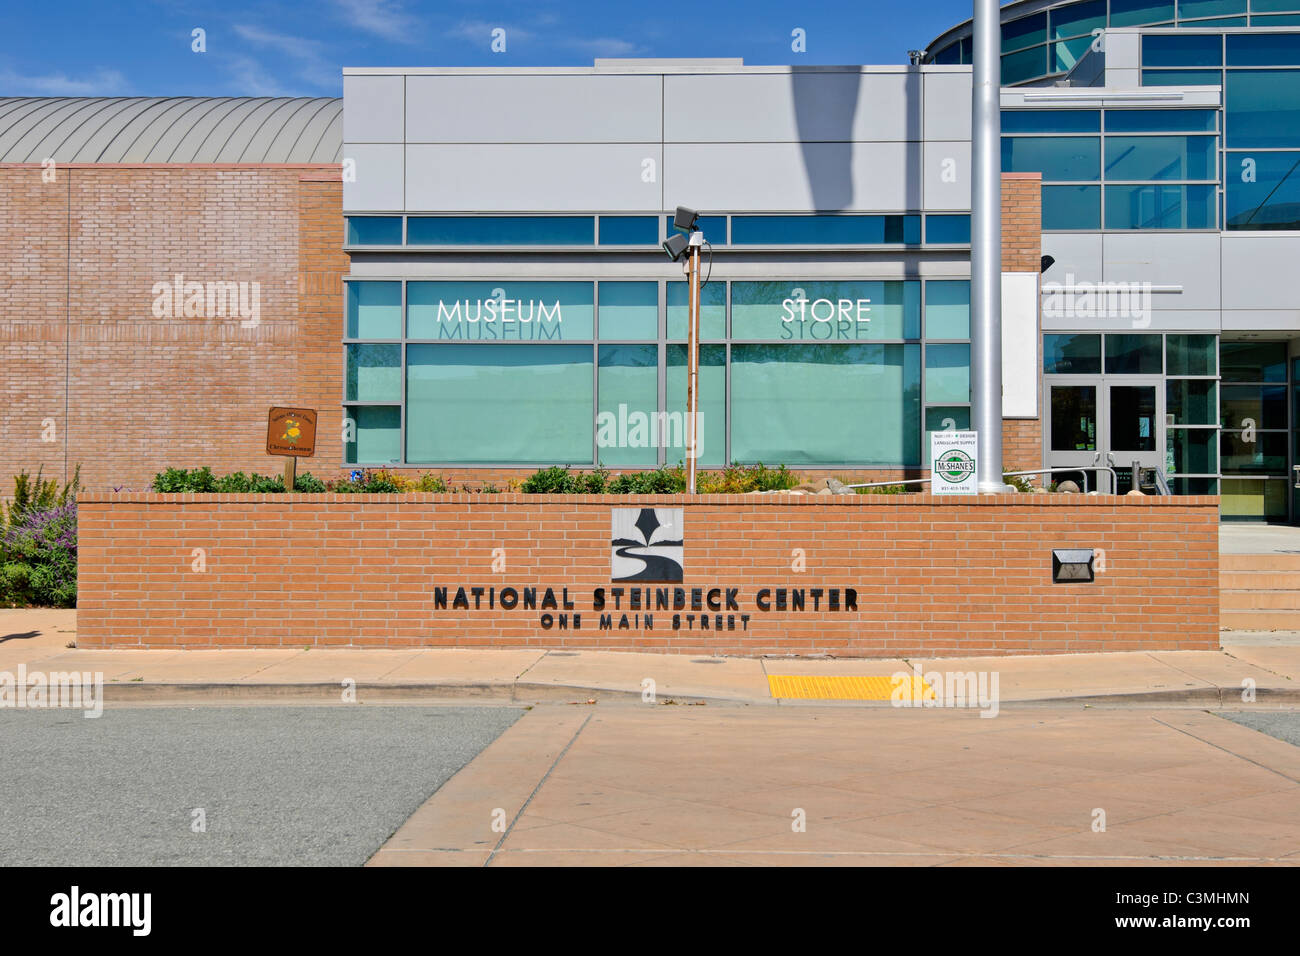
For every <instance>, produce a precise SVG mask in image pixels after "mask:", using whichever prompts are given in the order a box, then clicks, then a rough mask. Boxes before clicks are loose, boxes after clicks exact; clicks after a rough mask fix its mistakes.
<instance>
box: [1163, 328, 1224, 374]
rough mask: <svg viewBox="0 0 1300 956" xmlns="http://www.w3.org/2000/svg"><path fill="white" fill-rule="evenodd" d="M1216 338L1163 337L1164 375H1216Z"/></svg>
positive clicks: (1193, 336) (1200, 336) (1217, 351)
mask: <svg viewBox="0 0 1300 956" xmlns="http://www.w3.org/2000/svg"><path fill="white" fill-rule="evenodd" d="M1218 357H1219V347H1218V337H1217V336H1214V335H1167V336H1165V374H1167V375H1217V374H1218Z"/></svg>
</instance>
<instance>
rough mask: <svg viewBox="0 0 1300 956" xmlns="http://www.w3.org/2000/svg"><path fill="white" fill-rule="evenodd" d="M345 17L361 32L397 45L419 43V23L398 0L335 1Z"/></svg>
mask: <svg viewBox="0 0 1300 956" xmlns="http://www.w3.org/2000/svg"><path fill="white" fill-rule="evenodd" d="M334 2H335V3H336V4H337V6H338V7H339V9H340V10H341V11H342V12H343V15H344V16H345V17H346V18H347V20H348V22H349V23H351V24H352V25H353V26H355V27H356V28H357V29H359V30H364V31H365V32H366V33H371V34H374V35H375V36H377V37H381V38H382V39H385V40H392V41H394V42H396V43H417V42H419V37H418V36H417V35H416V27H417V26H418V25H419V21H418V20H416V18H415V17H413V16H411V15H410V14H409V13H406V12H405V11H404V10H403V9H402V5H401V4H400V3H398V2H396V0H334Z"/></svg>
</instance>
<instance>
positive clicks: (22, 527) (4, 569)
mask: <svg viewBox="0 0 1300 956" xmlns="http://www.w3.org/2000/svg"><path fill="white" fill-rule="evenodd" d="M76 603H77V504H76V501H75V500H74V501H72V502H68V503H66V504H56V505H55V506H54V507H51V508H40V509H31V510H28V511H26V512H24V513H22V514H21V515H19V516H18V517H17V519H16V520H15V521H14V522H13V523H12V524H10V525H9V526H8V527H7V528H6V529H5V531H4V534H3V535H0V606H2V607H29V606H32V605H38V606H42V607H50V606H53V607H75V606H76Z"/></svg>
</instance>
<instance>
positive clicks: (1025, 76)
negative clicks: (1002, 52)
mask: <svg viewBox="0 0 1300 956" xmlns="http://www.w3.org/2000/svg"><path fill="white" fill-rule="evenodd" d="M1046 73H1047V47H1045V46H1036V47H1034V48H1033V49H1030V50H1021V51H1020V52H1019V53H1008V54H1007V55H1006V56H1004V57H1003V58H1002V85H1003V86H1011V85H1013V84H1016V83H1020V82H1021V81H1023V80H1030V79H1033V78H1034V77H1036V76H1043V75H1045V74H1046Z"/></svg>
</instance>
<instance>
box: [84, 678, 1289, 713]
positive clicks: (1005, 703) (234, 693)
mask: <svg viewBox="0 0 1300 956" xmlns="http://www.w3.org/2000/svg"><path fill="white" fill-rule="evenodd" d="M355 692H356V698H357V701H358V702H361V703H382V702H385V701H410V700H423V699H430V698H437V699H441V700H483V701H507V702H511V703H520V704H524V703H576V704H585V703H587V701H597V702H599V701H610V702H622V703H640V702H641V692H640V691H636V690H617V689H611V688H606V687H588V686H584V685H581V684H543V683H535V682H528V681H518V682H517V681H508V682H507V681H474V682H449V683H436V682H432V683H430V682H425V683H382V684H366V683H358V684H356V685H355ZM342 695H343V690H342V684H341V683H340V682H338V681H316V682H301V683H279V684H270V683H243V682H240V683H217V682H175V683H169V682H151V683H145V682H128V683H107V684H105V685H104V701H105V703H129V702H145V701H206V702H211V701H214V700H231V701H240V700H266V699H268V698H270V699H277V700H281V699H282V700H302V701H314V702H318V703H343V699H342ZM670 701H671V702H672V703H675V704H709V703H712V704H731V705H746V706H748V705H767V706H783V707H788V706H832V707H855V706H856V707H877V708H890V709H893V707H892V705H891V704H890V702H889V701H868V700H802V699H796V698H788V697H781V698H767V697H725V696H719V695H711V694H659V695H658V698H657V703H658V704H661V705H662V704H667V703H668V702H670ZM1260 704H1264V705H1270V706H1278V707H1287V706H1300V688H1290V687H1285V688H1271V687H1259V688H1256V691H1255V701H1254V704H1253V706H1258V705H1260ZM1116 705H1139V706H1141V705H1145V706H1184V707H1206V708H1210V709H1215V710H1218V709H1223V708H1228V707H1240V706H1243V705H1244V706H1252V705H1247V704H1246V702H1244V701H1242V700H1241V692H1240V688H1237V687H1232V688H1228V689H1224V688H1219V687H1208V688H1178V689H1173V690H1152V691H1138V692H1125V693H1117V694H1086V695H1075V694H1071V695H1066V696H1059V697H1037V698H1032V697H1031V698H1004V699H1003V700H1001V701H1000V702H999V707H1000V708H1002V709H1006V708H1008V707H1035V706H1038V707H1061V706H1084V707H1102V706H1116ZM926 709H934V710H944V709H946V708H942V707H937V708H926ZM947 709H951V708H947ZM966 709H970V708H966Z"/></svg>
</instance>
